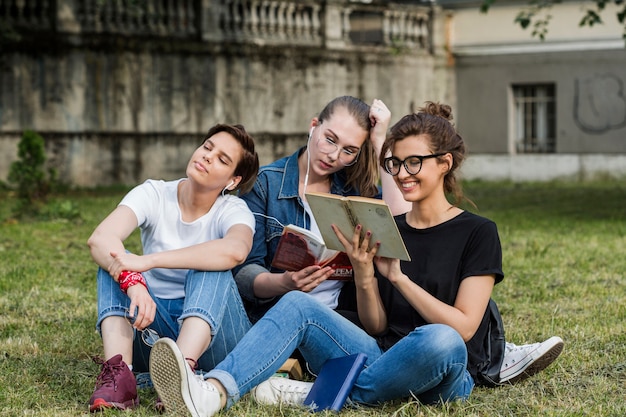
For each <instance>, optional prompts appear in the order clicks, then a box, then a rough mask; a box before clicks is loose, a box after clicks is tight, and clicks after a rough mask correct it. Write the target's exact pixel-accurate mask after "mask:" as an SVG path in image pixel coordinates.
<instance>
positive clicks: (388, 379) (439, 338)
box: [204, 291, 474, 406]
mask: <svg viewBox="0 0 626 417" xmlns="http://www.w3.org/2000/svg"><path fill="white" fill-rule="evenodd" d="M296 348H298V349H300V351H301V352H302V355H303V356H304V358H305V359H306V361H307V362H308V364H309V367H310V368H311V370H312V372H314V373H316V374H317V373H318V372H319V370H320V368H321V366H322V364H323V363H324V362H325V361H326V360H327V359H331V358H336V357H340V356H344V355H349V354H354V353H359V352H362V353H365V354H366V355H367V362H366V365H365V366H366V367H365V369H364V370H363V371H362V372H361V374H360V375H359V377H358V379H357V381H356V384H355V386H354V388H353V389H352V392H351V394H350V399H351V400H352V401H354V402H358V403H363V404H371V405H373V404H377V403H381V402H384V401H388V400H392V399H397V398H406V397H409V396H410V395H411V394H413V395H415V396H416V397H417V398H418V399H419V400H420V401H421V402H423V403H427V404H431V403H436V402H440V401H453V400H457V399H460V400H463V399H466V398H468V397H469V395H470V394H471V392H472V389H473V387H474V380H473V379H472V377H471V376H470V374H469V372H468V371H467V369H466V368H467V348H466V347H465V342H464V341H463V339H462V338H461V336H460V335H459V334H458V332H456V331H455V330H454V329H452V328H451V327H449V326H446V325H442V324H431V325H426V326H422V327H418V328H416V329H415V330H414V331H412V332H411V333H410V334H408V335H407V336H406V337H404V338H403V339H402V340H400V341H399V342H398V343H396V344H395V345H394V346H393V347H391V348H390V349H389V350H387V351H382V350H381V349H380V347H379V346H378V344H377V342H376V339H375V338H373V337H371V336H369V335H368V334H367V333H366V332H365V331H364V330H362V329H361V328H359V327H358V326H356V325H354V324H353V323H352V322H350V321H349V320H347V319H345V318H344V317H342V316H341V315H339V314H338V313H336V312H335V311H333V310H331V309H330V308H328V307H326V306H324V305H322V304H320V303H319V302H318V301H316V300H315V299H314V298H313V297H311V296H309V295H307V294H305V293H302V292H300V291H290V292H289V293H287V294H285V295H284V296H283V297H282V298H281V300H280V301H279V302H278V303H277V304H276V305H275V306H274V307H272V308H271V309H270V310H269V311H268V312H267V313H266V314H265V316H263V318H262V319H261V320H259V321H258V322H257V323H256V324H255V325H254V326H253V327H252V329H250V331H249V332H248V333H247V334H246V336H245V337H244V338H243V339H242V340H241V342H239V344H238V345H237V347H236V348H235V349H234V350H233V351H232V352H231V353H230V354H229V355H228V356H227V357H226V359H225V360H224V361H223V362H222V363H220V364H219V365H217V366H216V367H215V369H213V370H212V371H210V372H208V373H206V374H205V375H204V377H205V378H215V379H217V380H219V381H220V382H221V383H222V385H224V388H226V391H227V392H228V397H229V398H228V404H227V405H228V406H230V405H232V404H234V402H235V401H237V400H238V399H239V398H240V397H241V396H242V395H244V394H245V393H246V392H248V391H249V390H250V389H252V388H253V387H254V386H256V385H258V384H259V383H261V382H263V381H265V380H266V379H268V378H269V377H271V376H272V375H273V374H274V373H275V372H276V371H277V370H278V369H279V367H280V366H281V365H282V364H283V363H284V362H285V361H286V360H287V358H289V355H290V354H291V353H292V352H293V351H294V349H296Z"/></svg>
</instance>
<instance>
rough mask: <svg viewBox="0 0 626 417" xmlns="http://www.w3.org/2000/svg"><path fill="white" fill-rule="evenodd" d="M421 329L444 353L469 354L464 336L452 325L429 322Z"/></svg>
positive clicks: (432, 343)
mask: <svg viewBox="0 0 626 417" xmlns="http://www.w3.org/2000/svg"><path fill="white" fill-rule="evenodd" d="M421 329H422V330H423V331H424V333H425V334H426V337H427V339H428V340H430V341H431V343H430V345H431V346H433V347H437V348H438V349H439V350H440V352H441V353H442V354H443V355H446V356H448V355H449V354H453V355H454V356H456V355H461V356H463V355H465V356H467V347H466V346H465V342H464V341H463V338H462V337H461V335H460V334H459V332H457V331H456V330H454V329H453V328H452V327H450V326H448V325H445V324H429V325H426V326H422V327H421Z"/></svg>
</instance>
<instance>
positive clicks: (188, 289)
mask: <svg viewBox="0 0 626 417" xmlns="http://www.w3.org/2000/svg"><path fill="white" fill-rule="evenodd" d="M144 274H149V271H148V272H146V273H144ZM148 287H149V286H148ZM148 291H150V288H148ZM150 295H151V296H152V299H153V300H154V301H155V303H156V305H157V309H156V316H155V318H154V321H153V322H152V324H151V325H150V328H151V329H153V330H155V331H156V332H157V333H158V334H159V336H161V337H169V338H171V339H173V340H176V339H177V337H178V334H179V332H180V326H181V325H182V322H183V320H184V319H185V318H187V317H199V318H201V319H203V320H204V321H206V322H207V323H208V324H209V325H210V326H211V335H212V339H211V344H210V345H209V348H208V349H207V350H206V352H204V354H202V356H201V357H200V358H199V359H198V366H199V368H200V369H204V370H209V369H213V368H214V367H215V365H217V364H218V363H220V362H221V361H222V360H223V359H224V358H225V357H226V355H227V354H228V352H230V351H231V350H232V349H233V348H234V347H235V345H236V344H237V343H238V342H239V340H241V338H243V336H244V334H246V332H247V331H248V330H249V329H250V327H251V324H250V321H249V320H248V316H247V314H246V311H245V310H244V308H243V304H242V302H241V297H240V296H239V292H238V291H237V285H236V284H235V280H234V279H233V275H232V273H231V272H230V271H191V270H190V271H189V272H188V273H187V277H186V279H185V297H184V298H177V299H171V300H170V299H164V298H157V297H155V296H154V294H152V292H150ZM129 306H130V298H128V296H127V295H126V294H124V293H123V292H122V291H121V290H120V286H119V284H118V283H117V282H115V280H114V279H113V278H112V277H111V275H109V273H108V272H107V271H105V270H103V269H102V268H98V322H97V324H96V329H97V330H98V332H100V325H101V323H102V320H104V319H105V318H107V317H110V316H124V314H125V313H126V312H127V311H128V307H129ZM150 349H151V347H150V346H147V345H146V344H145V343H144V342H143V341H142V339H141V333H140V332H139V331H137V332H136V334H135V340H134V343H133V370H134V371H137V372H146V371H148V363H149V359H150Z"/></svg>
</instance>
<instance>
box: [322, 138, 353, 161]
mask: <svg viewBox="0 0 626 417" xmlns="http://www.w3.org/2000/svg"><path fill="white" fill-rule="evenodd" d="M317 148H318V149H319V150H320V151H321V152H322V153H325V154H326V155H331V154H334V153H335V152H337V151H339V156H338V157H337V159H339V162H340V163H341V164H342V165H343V166H350V165H354V164H355V163H356V161H357V159H358V157H359V154H360V153H361V148H356V147H349V148H343V147H342V148H339V145H337V143H336V142H335V141H334V140H333V139H332V138H319V137H318V139H317Z"/></svg>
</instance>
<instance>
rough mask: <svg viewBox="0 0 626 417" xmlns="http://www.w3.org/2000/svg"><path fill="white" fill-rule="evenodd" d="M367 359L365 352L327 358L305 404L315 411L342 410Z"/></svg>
mask: <svg viewBox="0 0 626 417" xmlns="http://www.w3.org/2000/svg"><path fill="white" fill-rule="evenodd" d="M366 360H367V355H365V354H364V353H357V354H354V355H348V356H343V357H341V358H335V359H329V360H327V361H326V362H325V363H324V365H323V366H322V369H321V370H320V372H319V374H318V375H317V379H316V380H315V382H314V383H313V386H312V387H311V391H310V392H309V395H307V397H306V399H305V400H304V405H305V406H308V407H310V408H311V410H312V411H315V412H318V411H324V410H333V411H339V410H341V407H343V405H344V404H345V402H346V399H347V398H348V395H350V391H352V387H353V386H354V383H355V382H356V379H357V377H358V376H359V374H360V373H361V371H362V370H363V366H364V365H365V361H366Z"/></svg>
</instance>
